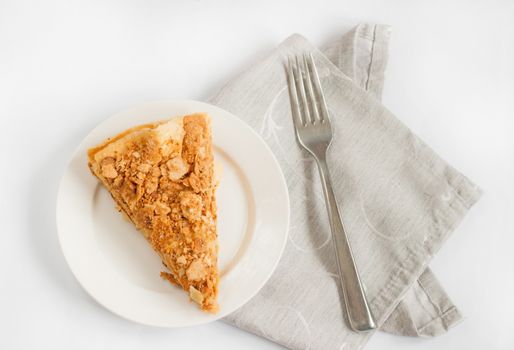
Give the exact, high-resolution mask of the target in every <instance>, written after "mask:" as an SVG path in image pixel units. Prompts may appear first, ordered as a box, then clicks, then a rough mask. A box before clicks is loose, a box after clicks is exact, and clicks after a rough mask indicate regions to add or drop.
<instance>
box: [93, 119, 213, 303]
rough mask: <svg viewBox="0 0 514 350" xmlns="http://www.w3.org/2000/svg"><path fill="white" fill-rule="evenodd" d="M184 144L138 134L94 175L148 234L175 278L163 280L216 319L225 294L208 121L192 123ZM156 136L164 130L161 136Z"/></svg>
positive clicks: (149, 132) (185, 130)
mask: <svg viewBox="0 0 514 350" xmlns="http://www.w3.org/2000/svg"><path fill="white" fill-rule="evenodd" d="M182 122H183V139H182V140H175V139H173V138H168V139H166V138H164V139H163V138H162V137H161V136H160V135H159V132H156V131H152V130H154V129H148V130H147V131H145V130H143V131H139V133H140V135H139V136H137V137H133V138H131V139H130V140H128V141H127V142H126V143H124V145H123V149H122V150H120V151H114V152H113V153H112V154H110V155H109V156H106V157H104V158H103V159H101V160H98V159H96V162H95V161H91V159H94V154H91V151H90V167H91V169H92V171H93V173H94V174H95V175H97V176H98V177H99V178H100V179H101V180H102V181H103V182H104V184H105V185H106V186H107V188H108V189H109V191H110V192H111V194H112V196H113V197H114V199H115V200H116V202H117V204H118V207H119V209H120V211H123V212H125V214H127V216H128V217H129V219H130V220H131V221H132V222H133V223H134V224H135V225H136V227H137V228H138V229H139V230H140V231H141V232H142V233H143V234H144V236H145V238H146V239H147V240H148V242H149V243H150V244H151V245H152V247H153V249H154V250H155V251H156V252H157V253H159V255H160V256H161V258H162V261H163V263H164V265H165V266H166V267H167V268H168V270H169V272H162V273H161V276H163V277H164V278H166V279H167V280H169V281H170V282H172V283H174V284H176V285H178V286H181V287H182V288H184V289H185V290H186V291H188V293H189V296H190V298H191V299H192V300H193V301H195V302H196V303H198V304H200V305H201V308H202V309H203V310H205V311H209V312H216V311H217V309H218V305H217V301H216V296H217V292H218V279H219V277H218V269H217V250H218V247H217V233H216V202H215V197H214V191H215V189H216V185H217V184H216V183H215V179H214V168H213V158H212V149H211V135H210V127H209V122H208V119H207V117H206V116H205V115H203V114H195V115H190V116H185V117H183V119H182ZM155 130H157V129H155Z"/></svg>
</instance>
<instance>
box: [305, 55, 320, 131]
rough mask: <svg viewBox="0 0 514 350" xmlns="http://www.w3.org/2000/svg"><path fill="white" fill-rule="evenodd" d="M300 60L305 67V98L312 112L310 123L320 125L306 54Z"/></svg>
mask: <svg viewBox="0 0 514 350" xmlns="http://www.w3.org/2000/svg"><path fill="white" fill-rule="evenodd" d="M302 60H303V64H304V66H305V78H306V79H305V80H306V84H305V86H306V87H307V98H308V101H309V102H310V103H309V104H310V106H311V112H312V115H311V117H312V120H311V122H312V123H313V124H316V123H320V122H321V119H320V116H319V113H318V102H317V100H318V99H317V98H316V95H315V94H314V90H313V88H312V78H311V75H312V74H311V70H310V68H309V65H308V63H307V54H303V55H302Z"/></svg>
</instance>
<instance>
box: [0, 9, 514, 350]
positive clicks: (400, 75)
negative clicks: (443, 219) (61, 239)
mask: <svg viewBox="0 0 514 350" xmlns="http://www.w3.org/2000/svg"><path fill="white" fill-rule="evenodd" d="M361 21H374V22H380V23H388V24H391V25H392V28H393V29H392V40H391V47H390V61H389V65H388V68H387V72H386V84H385V89H384V99H383V101H384V104H385V105H386V106H387V107H388V108H389V109H390V110H392V111H393V112H394V113H395V114H396V115H397V116H398V118H399V119H400V120H402V121H403V122H404V123H405V124H407V125H408V126H409V127H410V128H412V129H413V130H414V131H415V132H416V133H417V134H418V135H420V136H421V138H422V139H424V140H425V141H426V142H427V143H428V144H430V145H431V146H432V147H433V148H434V149H435V150H436V151H437V152H438V153H439V154H441V155H442V156H443V157H444V158H445V159H447V160H448V161H449V162H450V163H451V164H453V165H454V166H455V167H456V168H457V169H459V170H460V171H462V172H463V173H464V174H466V175H467V176H469V177H470V178H471V179H472V180H473V181H474V182H476V183H477V184H479V185H480V186H481V187H482V189H483V190H484V196H483V197H482V199H481V200H480V201H479V203H478V204H477V205H476V207H474V208H473V210H472V211H471V212H470V214H469V215H468V217H466V219H465V220H464V222H463V223H462V224H461V225H460V226H459V228H458V230H457V231H456V232H455V234H454V235H453V236H452V237H451V238H450V239H449V241H448V242H447V244H446V245H445V246H444V247H443V249H442V250H441V251H440V253H439V254H438V255H437V256H436V257H435V259H434V260H433V263H432V264H431V266H432V267H433V270H434V271H435V272H436V274H437V276H438V277H439V278H440V280H441V282H442V283H443V285H444V286H445V287H446V289H447V291H448V293H449V294H450V296H451V297H452V298H453V300H454V301H455V303H456V304H457V305H458V306H459V308H460V309H461V310H462V312H463V313H464V315H465V317H466V318H465V320H464V321H463V322H462V323H461V324H459V325H458V326H456V327H455V328H454V329H452V330H451V331H450V332H449V333H448V334H445V335H443V336H441V337H438V338H436V339H429V340H426V339H410V338H402V337H396V336H391V335H385V334H381V333H377V334H376V335H375V336H374V337H373V338H372V340H371V341H370V342H369V343H368V345H367V347H366V349H368V350H372V349H419V350H421V349H466V350H468V349H513V348H514V320H513V318H512V317H513V315H514V301H513V300H514V299H513V298H512V296H513V295H514V254H513V253H512V251H513V246H514V219H513V217H514V200H513V195H514V185H513V183H514V136H513V135H514V2H512V1H430V2H429V1H426V2H417V1H379V0H377V1H352V2H349V1H340V0H337V1H320V0H317V1H295V2H283V1H273V0H266V1H226V0H225V1H188V2H186V1H181V2H178V1H177V2H174V1H170V0H162V1H159V0H153V1H150V0H131V1H121V0H119V1H108V0H104V1H96V0H94V1H69V0H63V1H40V2H37V1H25V0H23V1H6V0H0V126H1V129H0V130H1V136H0V152H1V153H0V159H1V161H2V165H1V168H0V173H1V175H0V176H1V178H0V180H1V181H0V184H1V196H0V198H1V199H0V213H1V214H0V215H1V221H0V222H1V235H0V279H1V282H0V348H2V349H69V348H73V349H113V350H114V349H123V350H129V349H142V348H143V347H144V348H147V349H181V348H185V349H202V348H205V349H241V348H244V349H275V348H279V347H278V346H277V345H275V344H273V343H271V342H269V341H266V340H263V339H260V338H258V337H255V336H253V335H250V334H247V333H245V332H242V331H240V330H237V329H235V328H232V327H231V326H228V325H225V324H223V323H221V322H217V323H214V324H211V325H207V326H202V327H197V328H190V329H177V330H168V329H157V328H149V327H144V326H139V325H136V324H133V323H130V322H128V321H125V320H123V319H120V318H118V317H117V316H114V315H112V314H110V313H109V312H108V311H106V310H104V309H103V308H102V307H101V306H99V305H98V304H96V303H95V302H94V301H93V300H92V299H91V298H90V297H89V296H88V295H86V293H85V292H84V291H83V290H82V289H81V287H80V286H79V285H78V283H77V282H76V280H75V279H74V277H73V275H72V274H71V272H70V270H69V269H68V267H67V266H66V263H65V262H64V259H63V256H62V254H61V252H60V249H59V245H58V242H57V235H56V228H55V219H54V216H55V197H56V190H57V185H58V181H59V178H60V175H61V173H62V172H63V169H64V167H65V165H66V162H67V160H68V158H69V157H70V155H71V153H72V151H73V149H74V148H75V147H76V146H77V145H78V143H79V141H80V140H81V139H82V138H83V137H84V136H85V135H86V134H87V132H88V131H89V130H90V129H91V128H93V127H94V126H95V125H96V124H97V123H99V122H100V121H102V120H103V119H105V118H106V117H108V116H109V115H111V114H113V113H115V112H118V111H120V110H123V109H125V108H127V107H129V106H132V105H135V104H139V103H143V102H147V101H151V100H158V99H164V98H192V99H197V100H206V99H208V98H209V97H210V96H212V95H213V94H214V93H215V92H216V90H218V89H219V88H220V87H221V86H222V85H223V84H224V83H225V82H227V81H228V80H230V79H231V78H233V77H235V76H236V75H237V74H238V73H239V72H241V71H242V70H244V69H245V68H247V67H249V66H250V65H252V64H253V63H255V62H257V61H258V60H259V59H260V58H262V57H265V56H266V55H267V54H268V53H269V52H270V50H272V49H273V48H274V46H275V45H277V44H278V43H279V42H280V41H281V40H283V39H284V38H285V37H287V36H288V35H290V34H291V33H293V32H300V33H302V34H304V35H305V36H307V37H308V38H309V39H310V40H311V41H312V42H313V43H314V44H316V45H323V44H324V43H327V42H329V41H330V40H331V39H334V38H337V37H338V36H339V35H341V34H342V33H344V32H345V31H346V30H348V29H350V28H351V27H352V26H354V25H355V24H357V23H358V22H361Z"/></svg>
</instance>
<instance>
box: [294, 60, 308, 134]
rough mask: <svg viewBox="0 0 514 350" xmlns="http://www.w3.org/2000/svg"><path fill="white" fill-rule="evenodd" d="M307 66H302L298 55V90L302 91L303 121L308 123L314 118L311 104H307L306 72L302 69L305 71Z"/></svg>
mask: <svg viewBox="0 0 514 350" xmlns="http://www.w3.org/2000/svg"><path fill="white" fill-rule="evenodd" d="M304 68H305V67H302V65H301V64H300V60H299V59H298V56H296V69H297V70H296V72H297V73H298V75H297V76H296V78H297V80H298V85H297V90H299V93H300V99H301V101H302V107H303V113H304V114H303V122H304V123H305V124H308V123H311V122H312V119H311V113H310V112H309V105H308V104H307V94H306V93H305V85H304V83H303V79H304V73H303V72H302V71H304V70H305V69H304ZM305 124H304V125H305Z"/></svg>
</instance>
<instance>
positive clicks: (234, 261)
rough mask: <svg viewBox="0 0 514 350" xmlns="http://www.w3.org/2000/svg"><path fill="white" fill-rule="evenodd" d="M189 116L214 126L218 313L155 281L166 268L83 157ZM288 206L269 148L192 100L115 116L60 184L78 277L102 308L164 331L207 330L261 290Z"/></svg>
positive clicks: (60, 205)
mask: <svg viewBox="0 0 514 350" xmlns="http://www.w3.org/2000/svg"><path fill="white" fill-rule="evenodd" d="M193 112H207V113H209V114H210V116H211V119H212V132H213V143H214V146H215V147H214V155H215V160H216V161H217V162H220V163H221V165H222V169H223V170H222V176H221V182H220V186H219V188H218V191H217V201H218V235H219V246H220V250H219V268H220V271H221V279H220V289H219V298H218V301H219V304H220V311H219V313H217V314H216V315H211V314H206V313H204V312H202V311H200V310H199V309H198V308H197V307H196V305H195V304H193V303H190V302H189V301H188V296H187V295H186V293H184V292H183V291H182V290H179V288H177V287H174V286H172V285H170V283H168V282H166V281H164V280H162V279H161V277H160V276H159V272H160V271H162V270H163V266H162V263H161V261H160V259H159V258H158V256H157V254H155V253H154V252H153V251H152V249H151V247H150V245H149V244H148V243H147V242H146V241H145V239H144V238H143V236H142V235H141V234H140V233H139V232H137V231H136V229H135V228H134V227H133V226H132V224H130V223H128V222H127V221H125V220H124V219H123V218H122V216H121V215H120V213H118V212H117V211H116V210H115V207H114V202H113V200H112V199H111V197H110V195H109V194H108V192H107V191H106V190H105V189H104V188H103V187H102V186H100V184H99V182H98V181H97V180H96V178H94V177H93V176H92V175H91V173H90V171H89V169H88V167H87V157H86V150H87V149H88V148H89V147H91V146H94V145H96V144H98V143H100V142H101V141H103V140H105V139H106V138H107V137H110V136H113V135H116V134H117V133H119V132H121V131H123V130H125V129H127V128H129V127H131V126H135V125H138V124H143V123H147V122H152V121H155V120H160V119H166V118H170V117H172V116H177V115H184V114H188V113H193ZM288 225H289V198H288V192H287V186H286V183H285V181H284V177H283V174H282V172H281V170H280V167H279V165H278V163H277V161H276V160H275V158H274V156H273V154H272V153H271V151H270V149H269V148H268V147H267V146H266V144H265V143H264V141H263V140H262V139H261V138H260V137H259V135H258V134H257V133H255V132H254V131H253V130H252V129H251V128H250V127H249V126H247V125H246V124H245V123H243V122H242V121H241V120H240V119H239V118H237V117H235V116H234V115H232V114H230V113H228V112H226V111H224V110H222V109H220V108H218V107H215V106H212V105H209V104H206V103H202V102H196V101H187V100H180V101H162V102H154V103H149V104H145V105H142V106H139V107H136V108H132V109H129V110H127V111H124V112H121V113H119V114H116V115H114V116H112V117H110V118H109V119H107V120H105V121H104V122H103V123H101V124H100V125H98V127H96V128H95V129H94V130H93V131H91V132H90V133H89V135H87V136H86V138H85V139H84V140H83V141H82V143H81V144H80V146H79V147H78V149H77V151H76V152H75V154H74V156H73V158H72V159H71V162H70V164H69V166H68V168H67V170H66V172H65V174H64V176H63V178H62V181H61V185H60V188H59V194H58V198H57V227H58V231H59V240H60V243H61V247H62V250H63V252H64V256H65V257H66V260H67V262H68V264H69V265H70V268H71V270H72V271H73V273H74V274H75V277H76V278H77V279H78V280H79V282H80V283H81V285H82V286H83V287H84V289H86V291H87V292H88V293H89V294H90V295H91V296H92V297H93V298H94V299H95V300H96V301H98V302H99V303H100V304H102V305H103V306H104V307H106V308H107V309H109V310H111V311H112V312H114V313H115V314H118V315H120V316H122V317H124V318H127V319H129V320H132V321H135V322H138V323H142V324H147V325H153V326H162V327H182V326H192V325H198V324H202V323H207V322H211V321H214V320H216V319H219V318H221V317H223V316H225V315H227V314H229V313H231V312H232V311H234V310H236V309H237V308H239V307H240V306H242V305H243V304H244V303H246V302H247V301H248V300H250V299H251V298H252V297H253V296H254V295H255V294H256V293H257V292H258V291H259V289H261V288H262V286H263V285H264V283H265V282H266V281H267V280H268V278H269V277H270V276H271V274H272V272H273V270H274V269H275V267H276V265H277V263H278V261H279V259H280V256H281V255H282V251H283V249H284V246H285V242H286V238H287V232H288Z"/></svg>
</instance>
